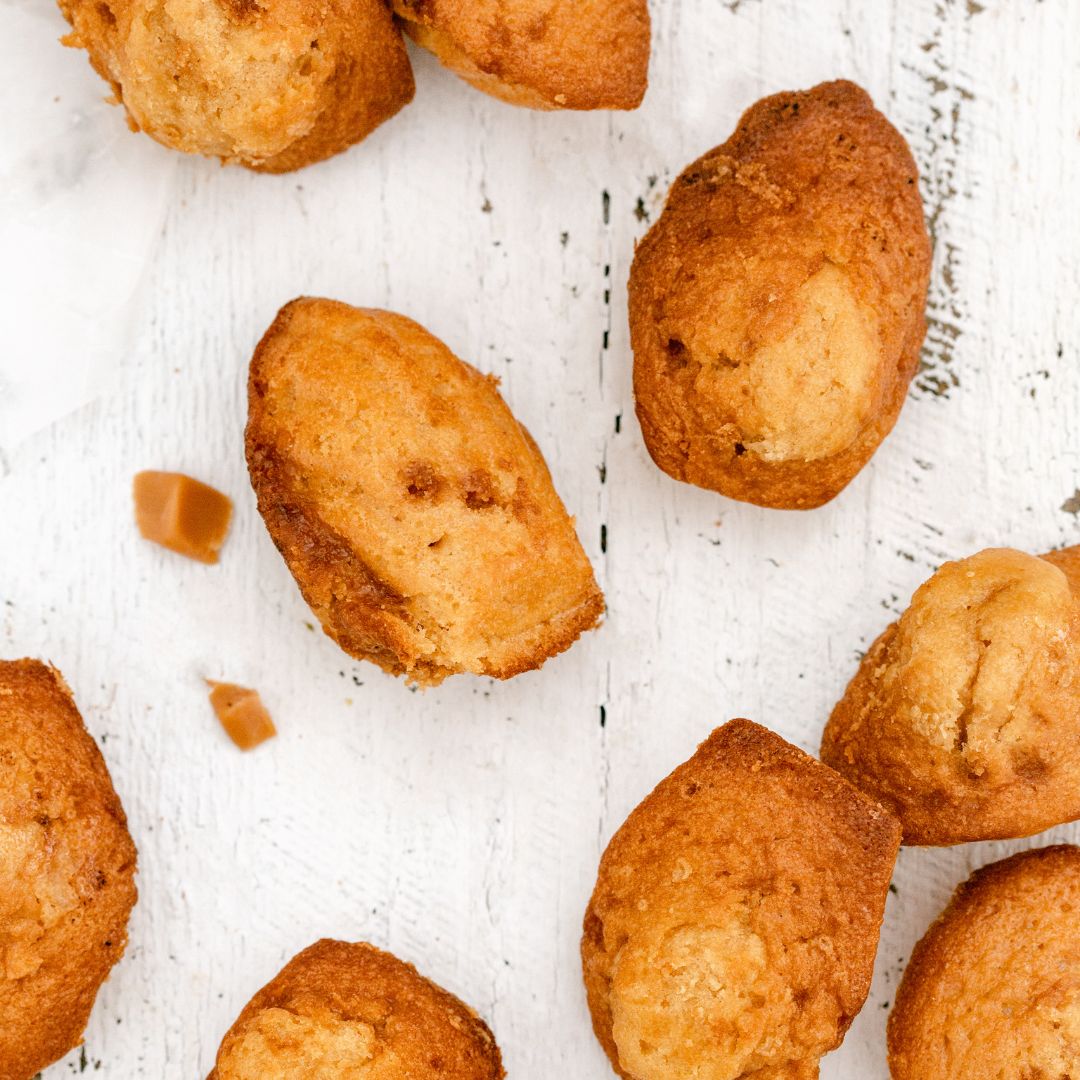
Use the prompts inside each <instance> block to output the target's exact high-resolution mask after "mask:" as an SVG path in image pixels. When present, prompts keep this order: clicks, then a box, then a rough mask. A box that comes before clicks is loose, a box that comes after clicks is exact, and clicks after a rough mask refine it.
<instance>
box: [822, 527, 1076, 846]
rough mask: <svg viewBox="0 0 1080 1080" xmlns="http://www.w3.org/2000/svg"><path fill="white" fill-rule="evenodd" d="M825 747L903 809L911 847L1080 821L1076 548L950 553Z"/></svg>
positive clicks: (884, 643)
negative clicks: (1040, 554)
mask: <svg viewBox="0 0 1080 1080" xmlns="http://www.w3.org/2000/svg"><path fill="white" fill-rule="evenodd" d="M821 757H822V760H823V761H825V762H826V763H827V764H829V765H831V766H832V767H833V768H834V769H836V770H837V771H839V772H841V773H843V774H844V775H845V776H846V777H847V778H848V779H849V780H850V781H851V782H852V783H853V784H855V785H857V786H858V787H860V788H861V789H862V790H863V791H866V792H867V793H869V794H870V795H872V796H873V797H874V798H876V799H878V800H879V801H880V802H881V803H882V804H883V805H885V806H887V807H888V808H889V809H890V810H892V812H893V813H895V814H896V816H897V817H898V818H899V819H900V822H901V824H902V826H903V829H904V843H905V844H929V845H935V846H936V845H943V844H959V843H963V842H965V841H972V840H994V839H1004V838H1008V837H1016V836H1028V835H1030V834H1031V833H1036V832H1040V831H1041V830H1043V829H1047V828H1049V827H1050V826H1051V825H1058V824H1060V823H1062V822H1065V821H1072V820H1073V819H1075V818H1077V817H1080V548H1075V547H1074V548H1069V549H1067V550H1065V551H1059V552H1053V553H1052V554H1049V555H1044V556H1043V557H1042V558H1036V557H1035V556H1034V555H1027V554H1025V553H1024V552H1021V551H1014V550H1012V549H1010V548H1000V549H990V550H987V551H981V552H979V553H978V554H977V555H972V556H970V557H969V558H967V559H961V560H959V561H958V562H951V563H946V564H945V565H944V566H943V567H942V568H941V569H940V570H938V571H937V573H936V574H934V575H933V577H931V578H930V580H929V581H927V582H926V583H925V584H923V585H922V586H921V587H920V588H919V589H918V590H917V592H916V593H915V595H914V596H913V597H912V600H911V606H910V607H909V608H908V609H907V611H905V612H904V614H903V615H902V616H901V617H900V620H899V621H898V622H896V623H893V624H892V625H891V626H889V627H888V628H887V629H886V630H885V632H884V633H883V634H882V635H881V636H880V637H879V638H878V639H877V641H875V642H874V644H873V645H872V646H871V647H870V651H869V652H868V653H867V654H866V656H865V658H864V659H863V661H862V664H861V665H860V667H859V670H858V673H857V674H856V675H855V678H854V679H852V681H851V683H850V684H849V686H848V688H847V690H846V691H845V693H844V696H843V698H842V699H841V700H840V702H839V703H838V704H837V706H836V708H835V709H834V710H833V714H832V716H831V718H830V719H829V723H828V726H827V727H826V729H825V734H824V738H823V739H822V743H821Z"/></svg>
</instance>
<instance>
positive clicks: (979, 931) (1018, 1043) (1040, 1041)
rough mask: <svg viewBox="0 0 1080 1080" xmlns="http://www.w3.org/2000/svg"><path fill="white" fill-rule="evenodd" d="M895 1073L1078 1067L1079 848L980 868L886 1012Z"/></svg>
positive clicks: (1024, 1078) (1008, 1072)
mask: <svg viewBox="0 0 1080 1080" xmlns="http://www.w3.org/2000/svg"><path fill="white" fill-rule="evenodd" d="M889 1069H890V1071H891V1073H892V1076H893V1080H1069V1078H1070V1077H1076V1076H1080V849H1077V848H1075V847H1072V846H1067V845H1061V846H1059V847H1049V848H1042V849H1040V850H1036V851H1027V852H1024V853H1023V854H1020V855H1014V856H1013V857H1012V858H1010V859H1005V860H1003V861H1002V862H997V863H993V864H992V865H990V866H985V867H983V868H982V869H981V870H979V871H977V872H976V873H975V874H973V875H972V876H971V878H970V879H969V880H968V881H967V882H966V883H965V884H963V885H961V886H960V888H959V889H957V891H956V894H955V895H954V896H953V898H952V901H951V903H950V904H949V906H948V907H947V908H946V909H945V911H944V912H943V913H942V914H941V915H940V916H939V917H938V919H937V921H936V922H935V923H934V924H933V925H932V926H931V927H930V929H929V930H928V931H927V932H926V935H925V936H924V937H923V939H922V941H920V942H919V944H918V945H917V946H916V947H915V951H914V952H913V953H912V955H911V961H910V963H909V964H908V967H907V970H906V971H905V972H904V978H903V981H902V982H901V984H900V989H899V991H898V992H897V995H896V1004H895V1005H894V1007H893V1011H892V1015H891V1016H890V1017H889Z"/></svg>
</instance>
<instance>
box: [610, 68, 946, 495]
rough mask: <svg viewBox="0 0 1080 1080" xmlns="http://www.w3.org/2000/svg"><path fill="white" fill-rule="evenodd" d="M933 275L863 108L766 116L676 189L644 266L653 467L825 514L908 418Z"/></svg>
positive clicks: (787, 103) (820, 93) (643, 404)
mask: <svg viewBox="0 0 1080 1080" xmlns="http://www.w3.org/2000/svg"><path fill="white" fill-rule="evenodd" d="M929 271H930V243H929V240H928V238H927V233H926V226H925V223H924V221H923V211H922V201H921V199H920V197H919V189H918V175H917V171H916V167H915V162H914V160H913V159H912V156H911V152H910V151H909V149H908V146H907V144H906V143H905V142H904V139H903V137H902V136H901V135H900V133H899V132H897V130H896V129H895V128H894V127H893V126H892V125H891V124H890V123H889V121H888V120H886V118H885V117H884V116H882V115H881V113H879V112H878V111H877V110H876V109H875V108H874V106H873V103H872V102H871V100H870V98H869V97H868V96H867V95H866V93H865V92H864V91H862V90H861V89H859V87H857V86H855V85H853V84H852V83H849V82H834V83H825V84H823V85H821V86H818V87H815V88H814V89H813V90H810V91H807V92H803V93H785V94H777V95H776V96H774V97H769V98H765V99H764V100H763V101H759V102H758V103H757V104H756V105H754V106H753V107H752V108H750V109H749V110H748V111H747V112H746V113H745V114H744V115H743V117H742V120H741V121H740V122H739V126H738V128H737V129H736V131H735V133H734V134H733V135H732V136H731V138H730V139H728V141H727V142H726V143H724V144H723V146H720V147H717V148H716V149H715V150H712V151H710V152H709V153H707V154H706V155H705V156H704V157H702V158H700V159H699V160H697V161H695V162H694V164H692V165H691V166H690V167H689V168H688V169H686V171H685V172H683V174H682V175H681V176H680V177H679V178H678V179H677V180H676V181H675V183H674V185H673V186H672V189H671V192H670V194H669V195H668V200H667V205H666V206H665V208H664V212H663V214H662V215H661V217H660V219H659V220H658V221H657V223H656V224H655V225H654V226H653V228H652V229H651V230H650V231H649V233H648V234H647V235H646V237H645V238H644V240H642V242H641V244H640V245H639V246H638V249H637V252H636V255H635V257H634V264H633V268H632V270H631V274H630V334H631V340H632V344H633V349H634V393H635V398H636V403H637V415H638V419H639V420H640V422H641V429H642V433H643V434H644V437H645V443H646V446H647V447H648V449H649V452H650V453H651V454H652V457H653V460H654V461H655V462H656V464H657V465H659V466H660V468H661V469H663V470H664V472H666V473H668V474H669V475H671V476H673V477H675V479H677V480H684V481H686V482H688V483H691V484H697V485H698V486H699V487H704V488H710V489H712V490H714V491H719V492H721V493H723V494H724V495H728V496H730V497H731V498H735V499H742V500H744V501H747V502H753V503H758V504H759V505H762V506H772V507H782V508H788V509H808V508H811V507H815V506H820V505H821V504H822V503H825V502H828V501H829V500H830V499H831V498H833V497H834V496H835V495H836V494H838V493H839V492H840V491H841V490H842V489H843V488H844V487H845V485H846V484H847V483H848V482H849V481H850V480H851V479H852V478H853V477H854V476H855V474H856V473H858V471H859V470H860V469H861V468H862V467H863V466H864V465H865V464H866V462H867V461H869V459H870V457H871V455H872V454H873V453H874V451H875V450H876V449H877V447H878V445H879V443H880V442H881V440H882V439H883V438H884V437H885V435H886V434H888V432H889V431H890V430H891V429H892V426H893V424H894V423H895V422H896V418H897V416H898V415H899V413H900V408H901V406H902V405H903V402H904V397H905V395H906V393H907V388H908V383H909V382H910V380H911V377H912V375H913V374H914V372H915V370H916V367H917V364H918V358H919V348H920V345H921V344H922V340H923V335H924V334H925V330H926V322H925V316H924V309H925V303H926V289H927V282H928V277H929Z"/></svg>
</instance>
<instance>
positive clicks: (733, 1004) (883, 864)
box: [581, 720, 900, 1080]
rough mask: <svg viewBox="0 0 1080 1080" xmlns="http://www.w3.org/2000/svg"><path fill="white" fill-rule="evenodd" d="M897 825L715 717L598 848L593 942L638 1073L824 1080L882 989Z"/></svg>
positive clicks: (620, 1064) (799, 758) (592, 995)
mask: <svg viewBox="0 0 1080 1080" xmlns="http://www.w3.org/2000/svg"><path fill="white" fill-rule="evenodd" d="M899 842H900V829H899V826H898V825H897V823H896V821H895V820H894V819H893V818H892V816H891V815H889V814H888V813H886V812H885V811H884V810H882V809H881V807H879V806H878V805H877V804H876V803H874V802H872V801H871V800H870V799H869V798H867V797H866V796H865V795H863V794H862V793H861V792H859V791H857V790H856V789H855V788H853V787H852V786H851V785H850V784H848V783H847V782H846V781H845V780H844V779H843V778H842V777H840V776H838V775H837V774H836V773H835V772H833V771H832V770H831V769H829V768H827V767H826V766H824V765H822V764H821V763H820V762H817V761H815V760H814V759H813V758H811V757H808V756H807V755H806V754H804V753H803V752H802V751H801V750H798V749H796V748H795V747H794V746H791V745H790V744H788V743H786V742H785V741H784V740H783V739H781V738H780V737H779V736H778V735H774V734H773V733H772V732H770V731H767V730H766V729H765V728H762V727H759V726H758V725H757V724H752V723H750V722H749V721H748V720H733V721H731V723H729V724H725V725H724V726H723V727H721V728H718V729H717V730H716V731H714V732H713V733H712V735H711V736H710V737H709V738H708V739H707V740H706V741H705V742H704V743H702V744H701V746H700V747H698V750H697V753H695V754H694V756H693V757H692V758H691V759H690V760H689V761H687V762H686V763H685V764H683V765H680V766H679V768H677V769H676V770H675V771H674V772H673V773H672V774H671V775H670V776H669V777H667V778H666V779H665V780H663V781H661V783H660V784H659V785H658V786H657V788H656V789H655V790H654V791H653V792H652V794H651V795H649V796H648V797H647V798H646V799H645V800H644V802H642V803H641V805H640V806H638V807H637V809H636V810H634V812H633V813H632V814H631V815H630V816H629V817H628V818H627V820H626V822H625V823H624V824H623V826H622V827H621V828H620V829H619V831H618V832H617V833H616V834H615V836H614V837H613V838H612V840H611V843H610V844H609V845H608V848H607V851H606V852H605V853H604V856H603V858H602V860H601V862H600V871H599V875H598V877H597V882H596V889H595V891H594V892H593V896H592V900H591V901H590V903H589V908H588V911H587V913H586V915H585V928H584V936H583V938H582V943H581V955H582V962H583V965H584V972H585V988H586V991H587V993H588V999H589V1007H590V1009H591V1011H592V1017H593V1027H594V1029H595V1031H596V1035H597V1037H598V1038H599V1040H600V1042H601V1043H602V1044H603V1047H604V1049H605V1051H606V1052H607V1055H608V1057H609V1058H610V1060H611V1063H612V1065H613V1066H614V1068H615V1071H616V1072H618V1074H619V1075H620V1076H622V1077H624V1078H626V1080H671V1078H672V1077H690V1076H692V1077H695V1078H696V1080H742V1078H745V1080H750V1078H753V1080H813V1078H814V1077H816V1076H817V1061H818V1059H819V1058H820V1057H821V1056H822V1055H823V1054H825V1053H827V1052H828V1051H829V1050H832V1049H834V1048H835V1047H837V1046H839V1045H840V1042H841V1040H842V1039H843V1037H844V1033H845V1032H846V1031H847V1029H848V1026H849V1025H850V1024H851V1021H852V1020H853V1019H854V1017H855V1015H856V1013H858V1011H859V1010H860V1009H861V1008H862V1005H863V1002H864V1001H865V999H866V995H867V992H868V991H869V989H870V977H871V974H872V971H873V966H874V955H875V953H876V951H877V942H878V933H879V930H880V926H881V920H882V916H883V913H884V910H885V897H886V893H887V891H888V887H889V879H890V876H891V874H892V869H893V864H894V862H895V859H896V852H897V848H898V846H899Z"/></svg>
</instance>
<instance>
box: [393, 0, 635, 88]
mask: <svg viewBox="0 0 1080 1080" xmlns="http://www.w3.org/2000/svg"><path fill="white" fill-rule="evenodd" d="M394 10H395V11H396V12H397V14H398V16H399V17H400V18H401V20H402V24H403V25H404V27H405V31H406V33H408V35H409V36H410V37H411V38H412V39H413V40H414V41H416V42H417V44H419V45H422V46H423V47H424V48H425V49H427V50H429V51H430V52H432V53H434V54H435V56H436V57H438V59H439V61H440V62H441V63H442V64H443V65H445V66H446V67H448V68H449V69H450V70H451V71H453V72H454V73H455V74H457V75H459V76H461V78H463V79H464V80H465V81H466V82H468V83H470V84H472V85H473V86H475V87H476V88H477V89H478V90H483V91H484V92H485V93H487V94H491V95H492V97H497V98H499V99H500V100H502V101H507V102H509V103H510V104H511V105H524V106H526V107H528V108H532V109H636V108H637V107H638V106H639V105H640V104H641V100H642V98H643V97H644V96H645V89H646V87H647V86H648V82H649V46H650V39H651V29H650V22H649V7H648V3H647V0H576V2H572V0H394Z"/></svg>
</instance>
